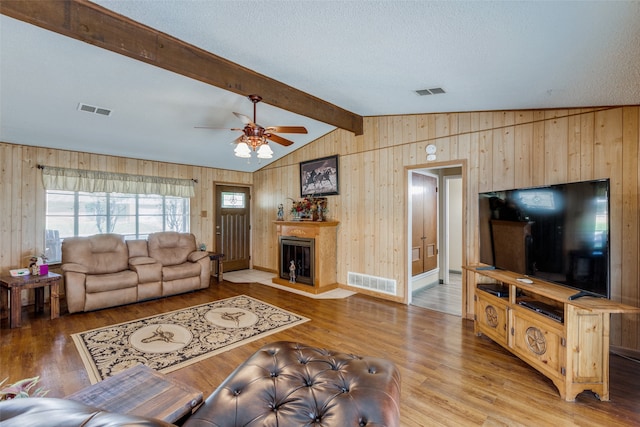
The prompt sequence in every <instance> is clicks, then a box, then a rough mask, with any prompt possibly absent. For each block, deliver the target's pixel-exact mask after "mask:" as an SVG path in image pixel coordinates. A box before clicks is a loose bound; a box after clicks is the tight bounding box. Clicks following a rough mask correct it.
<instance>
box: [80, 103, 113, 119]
mask: <svg viewBox="0 0 640 427" xmlns="http://www.w3.org/2000/svg"><path fill="white" fill-rule="evenodd" d="M78 110H79V111H86V112H87V113H93V114H99V115H101V116H107V117H108V116H110V115H111V110H109V109H108V108H102V107H95V106H93V105H88V104H83V103H80V104H78Z"/></svg>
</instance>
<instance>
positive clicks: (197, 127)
mask: <svg viewBox="0 0 640 427" xmlns="http://www.w3.org/2000/svg"><path fill="white" fill-rule="evenodd" d="M193 128H194V129H214V130H238V131H240V132H242V131H243V130H244V129H240V128H231V129H229V128H218V127H213V126H194V127H193Z"/></svg>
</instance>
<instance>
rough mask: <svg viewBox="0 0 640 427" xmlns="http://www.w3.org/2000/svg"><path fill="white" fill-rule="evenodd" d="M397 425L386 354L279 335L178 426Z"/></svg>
mask: <svg viewBox="0 0 640 427" xmlns="http://www.w3.org/2000/svg"><path fill="white" fill-rule="evenodd" d="M399 425H400V372H399V371H398V369H397V367H396V366H395V365H394V364H393V363H392V362H391V361H389V360H386V359H379V358H374V357H364V356H355V355H352V354H347V353H342V352H339V351H331V350H326V349H323V348H317V347H310V346H306V345H304V344H299V343H294V342H285V341H281V342H276V343H273V344H268V345H265V346H264V347H262V348H261V349H260V350H258V351H257V352H256V353H254V354H253V356H251V357H250V358H249V359H247V360H246V361H245V362H244V363H243V364H242V365H240V366H239V367H238V368H236V370H235V371H234V372H233V373H231V375H229V377H227V379H225V380H224V382H223V383H222V384H221V385H220V386H219V387H218V388H217V389H216V390H215V391H214V392H213V393H212V394H211V395H210V396H209V397H208V398H207V399H206V400H205V402H204V404H203V405H202V406H201V407H200V408H199V409H198V411H197V412H196V413H195V414H193V415H192V416H191V417H190V418H189V419H188V420H187V421H186V423H185V424H184V427H196V426H197V427H202V426H209V427H232V426H246V427H252V426H255V427H258V426H279V427H284V426H292V427H293V426H296V427H297V426H316V427H330V426H333V427H351V426H354V427H356V426H358V427H361V426H370V427H371V426H388V427H394V426H399Z"/></svg>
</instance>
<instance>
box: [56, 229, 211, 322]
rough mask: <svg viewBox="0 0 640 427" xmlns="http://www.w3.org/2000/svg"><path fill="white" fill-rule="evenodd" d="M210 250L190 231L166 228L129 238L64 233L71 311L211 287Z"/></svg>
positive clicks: (63, 250)
mask: <svg viewBox="0 0 640 427" xmlns="http://www.w3.org/2000/svg"><path fill="white" fill-rule="evenodd" d="M208 255H209V254H208V253H207V252H204V251H199V250H198V249H197V246H196V238H195V236H194V235H193V234H190V233H177V232H173V231H166V232H160V233H153V234H150V235H149V237H148V239H147V240H126V241H125V239H124V236H122V235H119V234H96V235H94V236H89V237H71V238H66V239H64V241H63V242H62V266H61V268H62V272H63V275H64V283H65V293H66V298H67V306H68V309H69V312H70V313H75V312H79V311H91V310H98V309H102V308H107V307H114V306H118V305H123V304H130V303H134V302H138V301H143V300H147V299H151V298H159V297H163V296H168V295H175V294H178V293H183V292H189V291H193V290H197V289H204V288H207V287H208V286H209V280H210V274H211V263H210V260H209V256H208Z"/></svg>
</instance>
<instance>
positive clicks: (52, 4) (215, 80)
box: [0, 0, 363, 135]
mask: <svg viewBox="0 0 640 427" xmlns="http://www.w3.org/2000/svg"><path fill="white" fill-rule="evenodd" d="M0 13H2V14H4V15H7V16H10V17H12V18H15V19H18V20H20V21H24V22H28V23H30V24H33V25H36V26H39V27H42V28H45V29H47V30H50V31H53V32H56V33H58V34H62V35H65V36H68V37H71V38H74V39H77V40H81V41H83V42H86V43H90V44H92V45H95V46H98V47H101V48H104V49H107V50H110V51H112V52H116V53H119V54H121V55H125V56H128V57H130V58H133V59H137V60H140V61H143V62H146V63H148V64H151V65H155V66H157V67H160V68H163V69H165V70H169V71H173V72H175V73H178V74H181V75H183V76H186V77H190V78H192V79H195V80H199V81H201V82H204V83H207V84H210V85H213V86H216V87H219V88H222V89H225V90H228V91H230V92H234V93H237V94H239V95H244V96H248V95H250V94H259V95H260V96H262V99H263V102H266V103H267V104H270V105H273V106H275V107H278V108H282V109H283V110H287V111H291V112H293V113H296V114H300V115H302V116H305V117H309V118H312V119H315V120H318V121H320V122H323V123H327V124H330V125H333V126H336V127H338V128H341V129H346V130H349V131H351V132H353V133H354V134H356V135H362V131H363V119H362V116H359V115H357V114H354V113H352V112H350V111H347V110H344V109H342V108H340V107H337V106H335V105H333V104H330V103H328V102H326V101H323V100H321V99H319V98H316V97H314V96H312V95H309V94H307V93H305V92H302V91H300V90H298V89H295V88H293V87H291V86H288V85H286V84H284V83H281V82H279V81H277V80H273V79H271V78H269V77H267V76H264V75H262V74H259V73H256V72H255V71H252V70H250V69H248V68H245V67H242V66H240V65H238V64H235V63H233V62H231V61H228V60H226V59H224V58H221V57H219V56H216V55H214V54H212V53H210V52H207V51H205V50H203V49H200V48H198V47H196V46H193V45H191V44H188V43H185V42H183V41H181V40H178V39H176V38H175V37H172V36H170V35H168V34H165V33H162V32H160V31H158V30H155V29H153V28H150V27H147V26H145V25H142V24H140V23H139V22H136V21H133V20H131V19H129V18H127V17H125V16H122V15H119V14H117V13H114V12H112V11H110V10H108V9H105V8H103V7H101V6H98V5H96V4H94V3H91V2H88V1H83V0H56V1H32V0H18V1H12V0H9V1H6V0H3V1H2V2H1V3H0Z"/></svg>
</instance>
